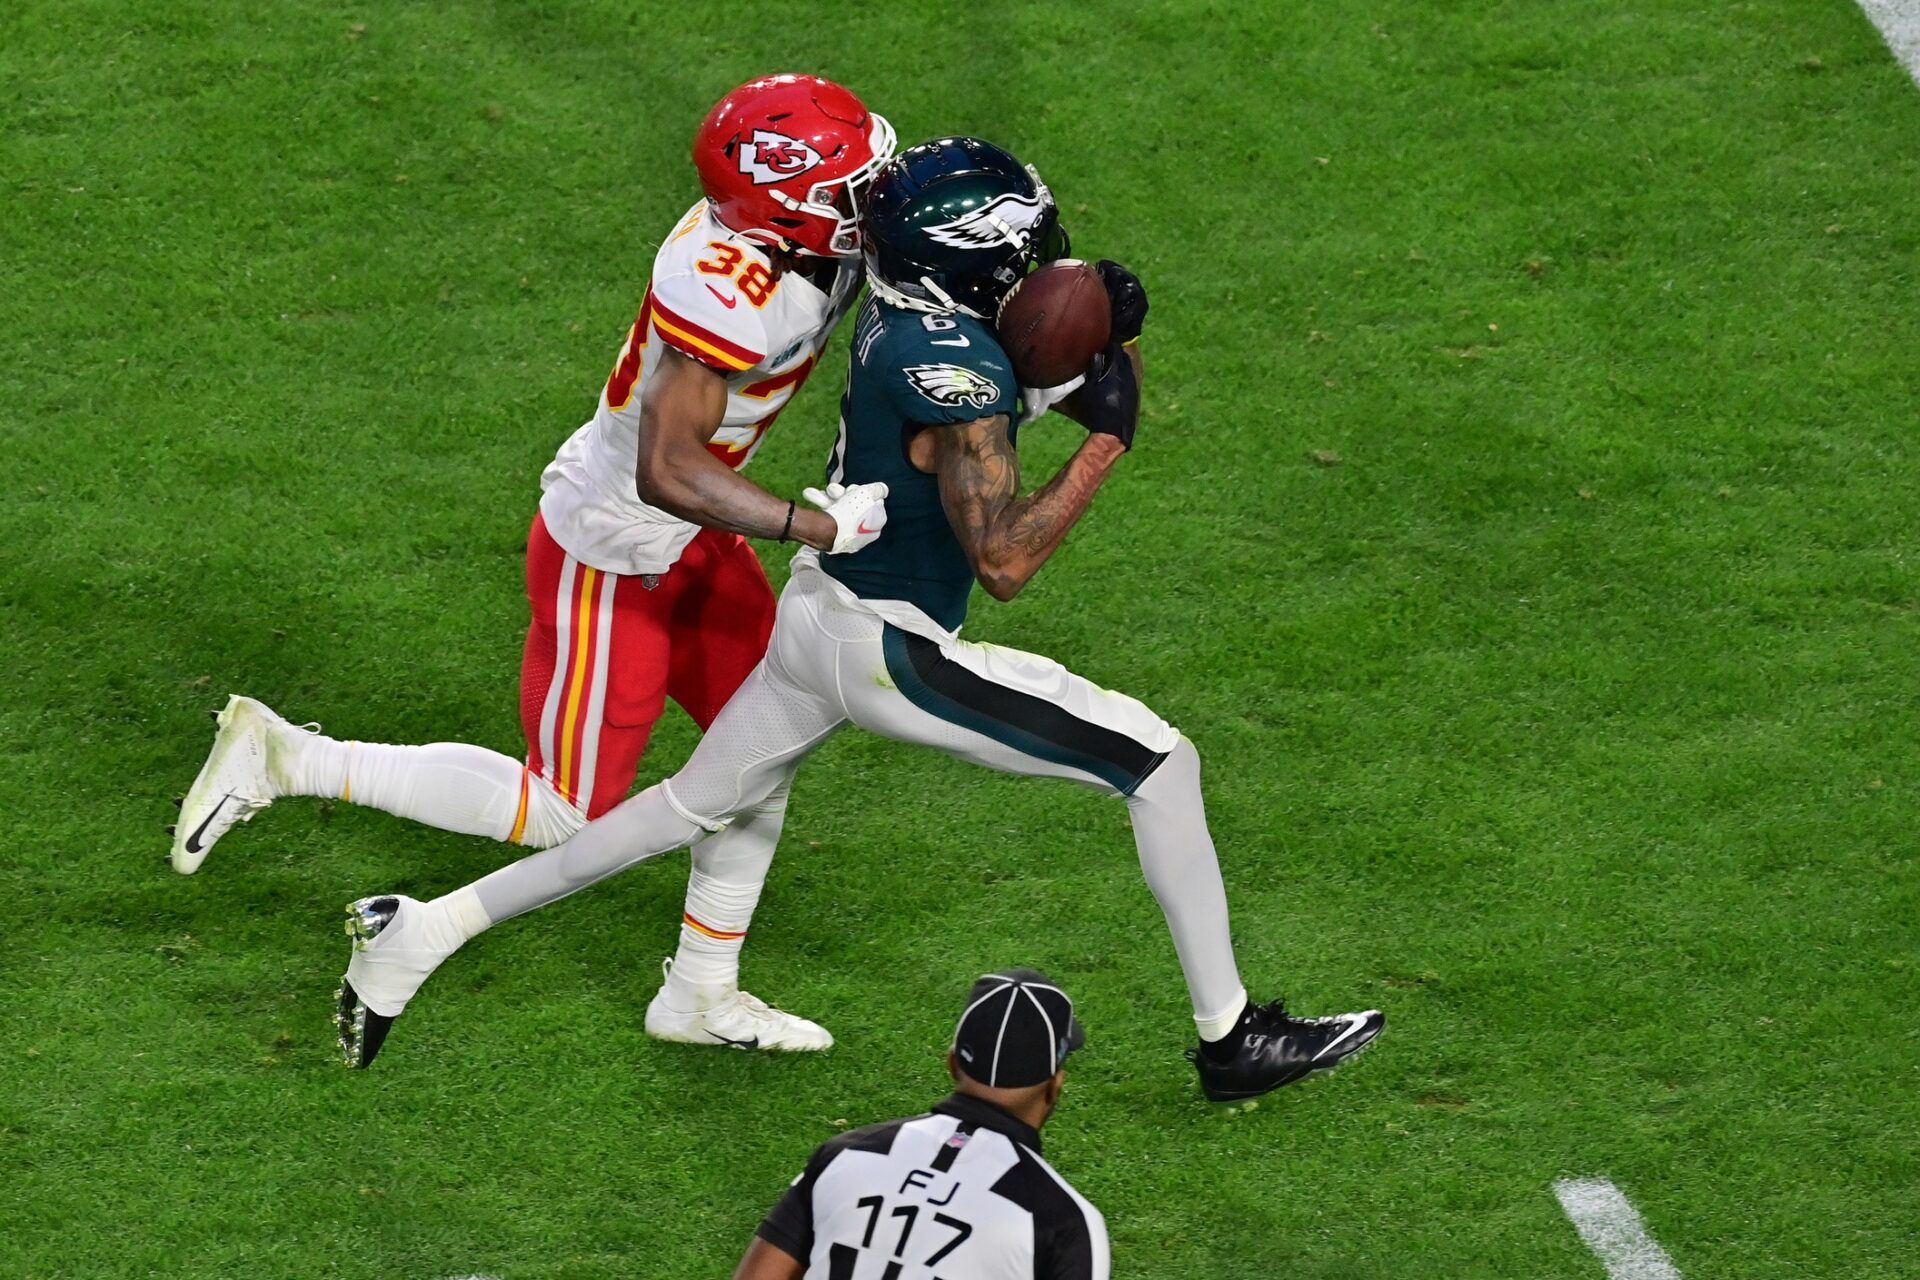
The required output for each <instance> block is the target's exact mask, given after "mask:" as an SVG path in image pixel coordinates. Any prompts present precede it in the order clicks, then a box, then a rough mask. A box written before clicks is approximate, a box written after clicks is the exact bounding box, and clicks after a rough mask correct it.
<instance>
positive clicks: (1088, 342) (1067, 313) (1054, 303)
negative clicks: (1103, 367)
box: [996, 258, 1113, 387]
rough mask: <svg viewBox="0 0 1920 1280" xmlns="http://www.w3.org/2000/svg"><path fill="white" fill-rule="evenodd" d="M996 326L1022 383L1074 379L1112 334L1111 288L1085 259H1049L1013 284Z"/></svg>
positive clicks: (1049, 384) (1038, 384)
mask: <svg viewBox="0 0 1920 1280" xmlns="http://www.w3.org/2000/svg"><path fill="white" fill-rule="evenodd" d="M996 327H997V328H998V329H999V331H1000V346H1001V348H1002V349H1003V350H1005V351H1006V353H1007V358H1008V359H1010V360H1012V361H1013V371H1014V373H1015V374H1016V375H1018V376H1019V379H1020V385H1021V386H1023V387H1057V386H1059V385H1060V384H1061V383H1063V382H1071V381H1072V380H1073V379H1075V378H1077V377H1079V376H1080V375H1081V374H1082V373H1085V372H1086V370H1087V364H1088V362H1089V361H1091V360H1092V359H1093V356H1094V353H1095V352H1097V351H1099V350H1100V349H1101V348H1102V347H1104V346H1106V345H1107V339H1108V338H1110V337H1112V336H1113V313H1112V311H1111V309H1110V308H1109V306H1108V303H1107V286H1106V285H1104V284H1102V283H1101V282H1100V273H1099V272H1098V271H1095V270H1094V269H1093V267H1092V266H1090V265H1089V264H1087V263H1084V262H1076V261H1075V260H1073V259H1072V258H1062V259H1061V260H1060V261H1058V262H1049V263H1048V264H1047V265H1046V266H1044V267H1040V268H1037V269H1036V270H1034V271H1031V272H1029V273H1028V274H1027V276H1026V278H1025V279H1023V280H1021V281H1020V283H1019V284H1016V285H1015V286H1013V291H1012V292H1011V293H1009V294H1007V296H1006V299H1005V301H1003V302H1002V303H1001V304H1000V317H999V320H998V322H997V324H996Z"/></svg>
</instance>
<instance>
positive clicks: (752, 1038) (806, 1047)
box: [646, 960, 833, 1053]
mask: <svg viewBox="0 0 1920 1280" xmlns="http://www.w3.org/2000/svg"><path fill="white" fill-rule="evenodd" d="M662 967H663V968H664V969H665V970H667V972H668V977H667V981H665V982H663V983H661V984H660V990H659V992H658V993H657V994H656V995H655V996H654V997H653V1000H652V1002H651V1003H649V1004H648V1005H647V1021H646V1029H647V1034H648V1035H650V1036H652V1037H653V1038H654V1039H656V1040H671V1041H673V1042H675V1043H676V1044H704V1045H716V1046H719V1047H722V1048H729V1049H765V1050H771V1051H777V1052H784V1053H817V1052H819V1051H820V1050H822V1049H831V1048H833V1035H832V1034H831V1033H830V1032H829V1031H828V1030H827V1029H826V1028H825V1027H823V1026H821V1025H820V1024H819V1023H817V1022H809V1021H807V1020H806V1019H805V1018H802V1017H799V1016H797V1015H795V1014H791V1013H787V1012H786V1011H784V1010H781V1009H776V1008H774V1007H773V1006H772V1005H770V1004H768V1003H767V1002H766V1001H764V1000H762V999H760V997H758V996H756V995H752V994H750V993H748V992H745V991H741V990H739V989H738V988H730V989H728V990H727V991H725V992H723V993H711V994H710V993H704V992H701V991H699V990H698V989H697V988H694V987H692V986H690V984H687V983H682V982H675V981H674V980H673V977H672V969H673V961H671V960H668V961H667V962H666V964H665V965H663V966H662ZM683 1002H684V1003H692V1004H697V1005H699V1006H700V1007H699V1008H694V1009H682V1008H678V1007H676V1006H677V1005H678V1004H680V1003H683Z"/></svg>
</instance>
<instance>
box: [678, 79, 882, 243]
mask: <svg viewBox="0 0 1920 1280" xmlns="http://www.w3.org/2000/svg"><path fill="white" fill-rule="evenodd" d="M892 155H893V126H892V125H890V124H888V123H887V121H886V118H885V117H884V116H881V115H879V114H878V113H876V112H872V111H869V110H867V108H866V104H865V103H863V102H861V101H860V99H859V98H858V97H856V96H855V95H854V94H853V92H852V91H851V90H849V89H847V88H845V87H844V86H842V85H838V84H835V83H834V82H833V81H831V80H823V79H821V78H820V77H819V76H806V75H777V76H762V77H761V78H760V79H758V80H749V81H748V82H747V83H746V84H743V85H741V86H740V87H739V88H738V89H735V90H734V91H733V92H732V93H729V94H728V95H727V96H726V97H724V98H722V99H720V101H719V102H717V103H715V104H714V108H713V110H712V111H710V112H708V113H707V118H706V119H705V120H703V121H701V123H700V128H699V131H698V132H697V133H695V135H694V139H693V163H694V167H695V168H696V169H698V170H699V171H700V185H701V187H702V188H703V189H705V191H706V193H707V199H708V200H709V201H710V202H711V203H712V205H713V211H714V216H715V217H717V218H719V219H720V221H721V222H722V223H724V224H726V226H728V227H730V228H731V229H732V230H734V231H735V232H737V233H738V234H740V235H742V236H745V237H746V238H747V239H749V240H755V241H758V242H759V243H761V244H764V245H766V246H768V247H769V248H773V249H787V250H790V251H792V252H795V253H802V254H811V255H814V256H816V257H823V258H824V257H834V258H847V257H852V256H854V255H855V254H857V253H859V252H860V228H859V217H860V205H861V202H862V198H863V197H864V195H865V192H866V188H867V187H868V186H869V185H870V184H871V183H872V181H873V176H874V174H875V173H876V172H877V171H878V170H879V168H880V166H881V165H883V164H885V163H886V162H887V161H888V160H889V159H890V158H891V157H892Z"/></svg>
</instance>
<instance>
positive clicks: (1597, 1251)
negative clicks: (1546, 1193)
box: [1553, 1178, 1680, 1280]
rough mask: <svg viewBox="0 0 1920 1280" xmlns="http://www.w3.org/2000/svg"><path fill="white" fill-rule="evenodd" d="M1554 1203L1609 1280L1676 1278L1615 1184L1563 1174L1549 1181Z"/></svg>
mask: <svg viewBox="0 0 1920 1280" xmlns="http://www.w3.org/2000/svg"><path fill="white" fill-rule="evenodd" d="M1553 1194H1554V1195H1556V1196H1558V1197H1559V1198H1560V1207H1561V1208H1562V1209H1565V1210H1566V1211H1567V1217H1569V1218H1571V1219H1572V1220H1573V1229H1574V1230H1575V1231H1578V1232H1579V1233H1580V1239H1581V1240H1582V1241H1583V1242H1584V1243H1585V1244H1586V1246H1587V1248H1589V1249H1591V1250H1593V1252H1594V1256H1595V1257H1597V1258H1599V1259H1600V1261H1601V1262H1603V1263H1604V1264H1606V1268H1607V1275H1608V1276H1609V1277H1610V1280H1680V1272H1679V1269H1678V1268H1676V1267H1675V1266H1674V1265H1673V1259H1672V1258H1669V1257H1668V1256H1667V1251H1666V1250H1665V1249H1662V1248H1661V1247H1660V1246H1659V1245H1658V1244H1656V1243H1655V1242H1654V1239H1653V1237H1652V1236H1650V1235H1648V1234H1647V1228H1646V1226H1645V1224H1643V1223H1642V1222H1641V1221H1640V1215H1639V1214H1638V1213H1636V1212H1635V1211H1634V1208H1633V1205H1632V1204H1631V1203H1630V1202H1629V1201H1628V1200H1627V1197H1626V1195H1625V1194H1624V1193H1623V1192H1622V1191H1621V1190H1620V1188H1618V1187H1616V1186H1614V1185H1613V1184H1612V1183H1611V1182H1608V1181H1607V1180H1606V1179H1605V1178H1563V1179H1562V1180H1560V1181H1559V1182H1556V1183H1554V1184H1553Z"/></svg>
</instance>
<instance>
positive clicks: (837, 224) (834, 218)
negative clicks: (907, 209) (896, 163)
mask: <svg viewBox="0 0 1920 1280" xmlns="http://www.w3.org/2000/svg"><path fill="white" fill-rule="evenodd" d="M870 114H871V116H872V120H873V124H872V126H871V127H870V128H869V129H868V131H867V146H868V149H869V150H870V151H871V152H872V154H871V155H869V156H868V157H867V160H866V162H865V163H864V164H862V165H861V166H860V167H859V168H857V169H855V170H854V171H853V172H852V173H849V174H844V175H842V176H840V177H837V178H827V179H824V180H822V181H820V182H816V183H814V184H813V185H812V186H810V187H808V188H807V195H806V198H805V199H804V200H799V199H795V198H794V197H793V196H790V195H788V194H787V193H786V192H784V191H778V190H776V191H774V192H772V193H771V194H772V196H773V198H774V200H775V201H776V202H777V203H779V204H780V206H781V207H782V208H785V209H790V210H792V211H793V212H794V213H798V214H802V215H805V216H808V217H813V218H820V219H822V220H824V221H828V222H831V223H833V234H832V235H831V236H830V237H828V240H827V253H826V254H825V255H822V254H818V253H816V252H815V251H814V250H812V249H809V248H806V247H805V246H804V245H800V244H796V243H794V242H793V241H792V240H790V239H788V238H787V237H784V236H783V237H781V239H782V240H783V241H785V243H787V244H788V245H789V246H790V247H791V248H792V249H793V250H794V251H795V252H796V253H802V254H806V255H808V256H810V257H822V256H831V257H835V258H852V257H857V256H859V253H860V204H861V201H862V199H863V198H864V197H865V196H866V193H867V188H868V187H870V186H872V185H873V179H874V175H875V174H877V173H879V172H880V168H881V166H882V165H884V164H886V163H887V161H889V160H891V159H893V147H894V134H893V126H892V125H891V124H888V123H887V118H886V117H885V116H883V115H881V114H880V113H879V112H877V111H875V112H872V113H870Z"/></svg>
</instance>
